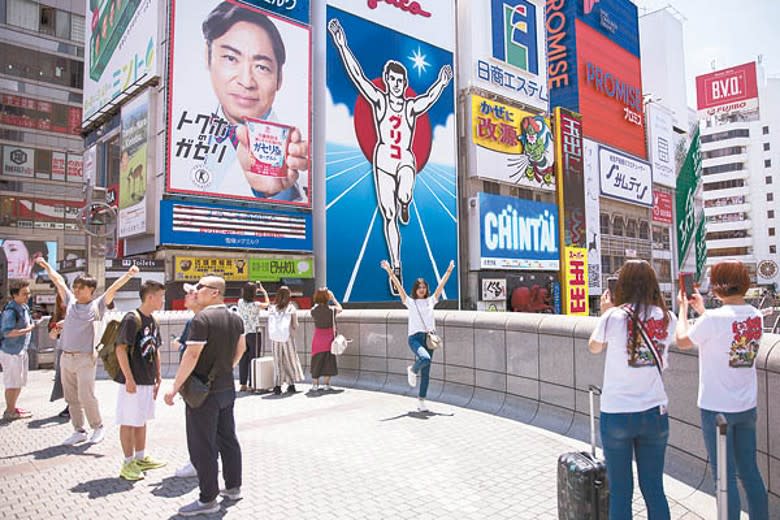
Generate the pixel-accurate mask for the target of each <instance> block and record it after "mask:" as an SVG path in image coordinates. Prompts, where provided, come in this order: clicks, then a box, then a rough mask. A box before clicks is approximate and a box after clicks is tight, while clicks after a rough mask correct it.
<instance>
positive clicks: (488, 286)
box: [480, 278, 506, 303]
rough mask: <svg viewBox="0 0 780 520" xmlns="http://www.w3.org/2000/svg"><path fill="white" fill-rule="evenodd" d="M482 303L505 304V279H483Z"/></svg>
mask: <svg viewBox="0 0 780 520" xmlns="http://www.w3.org/2000/svg"><path fill="white" fill-rule="evenodd" d="M480 300H482V301H486V302H489V301H491V302H492V301H502V302H504V303H506V278H483V279H482V298H480Z"/></svg>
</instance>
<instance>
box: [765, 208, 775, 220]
mask: <svg viewBox="0 0 780 520" xmlns="http://www.w3.org/2000/svg"><path fill="white" fill-rule="evenodd" d="M766 218H775V210H773V209H770V210H767V212H766Z"/></svg>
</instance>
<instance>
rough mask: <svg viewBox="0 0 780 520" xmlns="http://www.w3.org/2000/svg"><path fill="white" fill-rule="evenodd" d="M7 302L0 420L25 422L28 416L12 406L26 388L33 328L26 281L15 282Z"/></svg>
mask: <svg viewBox="0 0 780 520" xmlns="http://www.w3.org/2000/svg"><path fill="white" fill-rule="evenodd" d="M9 292H10V293H11V300H10V301H9V302H8V303H6V305H5V307H4V308H3V316H2V336H0V341H2V343H0V365H2V366H3V386H4V387H5V411H4V412H3V420H5V421H13V420H16V419H26V418H27V417H31V416H32V413H30V412H29V411H27V410H24V409H23V408H19V407H18V406H16V404H17V401H18V400H19V394H20V393H21V392H22V387H24V386H26V385H27V369H28V365H29V360H28V357H27V349H28V348H30V340H31V339H32V331H33V329H34V328H35V324H34V323H33V320H32V317H31V315H30V308H29V307H28V306H27V300H28V299H29V298H30V282H29V281H27V280H16V281H15V283H14V284H13V285H12V286H11V289H10V291H9Z"/></svg>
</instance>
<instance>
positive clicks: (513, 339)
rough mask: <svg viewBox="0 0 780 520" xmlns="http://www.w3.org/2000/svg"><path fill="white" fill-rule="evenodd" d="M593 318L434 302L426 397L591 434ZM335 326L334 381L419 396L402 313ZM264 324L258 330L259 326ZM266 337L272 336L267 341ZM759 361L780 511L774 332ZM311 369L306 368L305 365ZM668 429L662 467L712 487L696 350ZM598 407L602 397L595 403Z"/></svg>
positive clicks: (168, 331) (774, 497)
mask: <svg viewBox="0 0 780 520" xmlns="http://www.w3.org/2000/svg"><path fill="white" fill-rule="evenodd" d="M159 317H160V322H161V328H162V331H163V338H164V339H167V338H170V337H172V336H177V335H178V334H179V333H180V331H181V329H182V327H183V325H184V323H185V322H186V320H187V318H188V313H182V312H165V313H161V315H160V316H159ZM596 321H597V319H596V318H571V317H565V316H554V315H539V314H521V313H485V312H467V311H437V312H436V326H437V329H438V331H439V332H440V333H441V334H442V336H443V338H444V344H445V346H444V348H443V349H442V350H440V351H437V352H436V353H435V354H434V363H433V365H432V369H431V386H430V390H429V393H428V398H429V399H431V400H433V401H440V402H445V403H450V404H453V405H457V406H463V407H470V408H474V409H478V410H482V411H485V412H487V413H492V414H497V415H501V416H505V417H508V418H511V419H515V420H518V421H522V422H525V423H528V424H532V425H535V426H538V427H541V428H545V429H548V430H551V431H555V432H557V433H561V434H564V435H567V436H570V437H574V438H577V439H580V440H583V441H588V440H589V433H588V432H589V426H588V386H589V385H591V384H595V385H599V386H600V385H601V384H602V380H603V371H604V354H601V355H593V354H590V353H589V352H588V350H587V341H588V337H589V336H590V333H591V331H592V330H593V328H594V327H595V324H596ZM300 322H301V323H302V326H301V327H300V328H299V329H298V331H297V333H296V344H297V350H298V352H299V353H300V356H301V361H302V362H303V364H304V365H305V366H306V367H308V365H309V361H310V359H309V354H310V351H311V339H312V336H313V332H314V328H313V323H312V320H311V318H310V316H309V314H308V312H301V313H300ZM338 325H339V332H341V333H342V334H344V335H345V336H347V337H348V338H351V339H352V340H353V342H352V343H351V344H350V347H349V348H348V349H347V351H346V353H345V354H344V355H342V356H341V357H340V358H339V376H338V377H337V378H334V382H335V383H336V384H338V385H343V386H351V387H357V388H363V389H369V390H378V391H384V392H392V393H397V394H403V395H410V396H412V395H416V394H415V393H414V391H413V390H412V389H411V388H410V387H409V386H408V385H407V383H406V367H407V366H408V365H409V364H410V362H411V360H412V353H411V351H410V349H409V347H408V344H407V312H406V311H401V310H364V311H345V312H344V313H342V314H340V315H339V318H338ZM264 332H265V331H263V333H264ZM264 344H265V345H268V343H267V340H264ZM175 349H176V347H175V346H170V347H169V348H167V349H165V350H164V351H163V363H164V365H165V367H164V376H165V377H172V376H173V375H174V374H175V370H176V366H177V364H178V354H177V352H176V350H175ZM757 365H758V383H759V396H758V403H759V404H758V461H759V466H760V467H761V470H762V472H763V475H764V477H765V481H766V483H767V487H768V488H769V491H770V498H771V502H772V506H773V511H774V513H773V515H774V514H777V515H778V517H780V507H778V505H779V504H780V399H772V398H771V397H772V396H778V395H780V336H777V335H765V336H764V338H763V341H762V344H761V348H760V350H759V356H758V359H757ZM306 372H307V377H308V370H307V371H306ZM664 383H665V386H666V391H667V393H668V395H669V416H670V423H671V432H670V437H669V451H668V460H667V464H666V470H667V473H668V474H670V475H672V476H673V477H675V478H677V479H679V480H682V481H684V482H686V483H688V484H689V485H691V486H693V487H695V488H701V489H703V490H705V491H707V492H712V488H713V486H712V485H711V482H710V478H709V476H708V474H707V455H706V452H705V449H704V444H703V441H702V437H701V432H700V428H699V424H700V419H699V410H698V407H697V406H696V398H697V388H698V360H697V353H696V351H695V350H691V351H681V350H678V349H676V348H674V347H673V348H672V351H671V354H670V362H669V369H668V370H667V371H666V372H665V374H664ZM596 410H597V413H598V402H597V403H596Z"/></svg>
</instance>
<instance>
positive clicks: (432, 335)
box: [414, 299, 444, 350]
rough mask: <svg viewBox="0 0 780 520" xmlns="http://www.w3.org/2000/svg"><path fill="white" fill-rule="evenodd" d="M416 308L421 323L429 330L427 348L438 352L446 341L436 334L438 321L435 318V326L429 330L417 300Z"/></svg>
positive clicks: (426, 337) (426, 336) (426, 338)
mask: <svg viewBox="0 0 780 520" xmlns="http://www.w3.org/2000/svg"><path fill="white" fill-rule="evenodd" d="M414 308H415V310H417V315H418V316H419V317H420V321H421V322H422V324H423V325H425V328H426V329H428V330H427V331H426V332H425V346H427V347H428V350H436V349H439V348H442V347H443V346H444V340H443V339H441V336H439V335H438V334H437V333H436V327H435V325H436V320H435V318H434V323H433V324H434V326H433V327H430V328H428V325H427V324H426V323H425V320H424V319H423V317H422V313H421V312H420V307H419V306H418V305H417V299H414Z"/></svg>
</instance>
